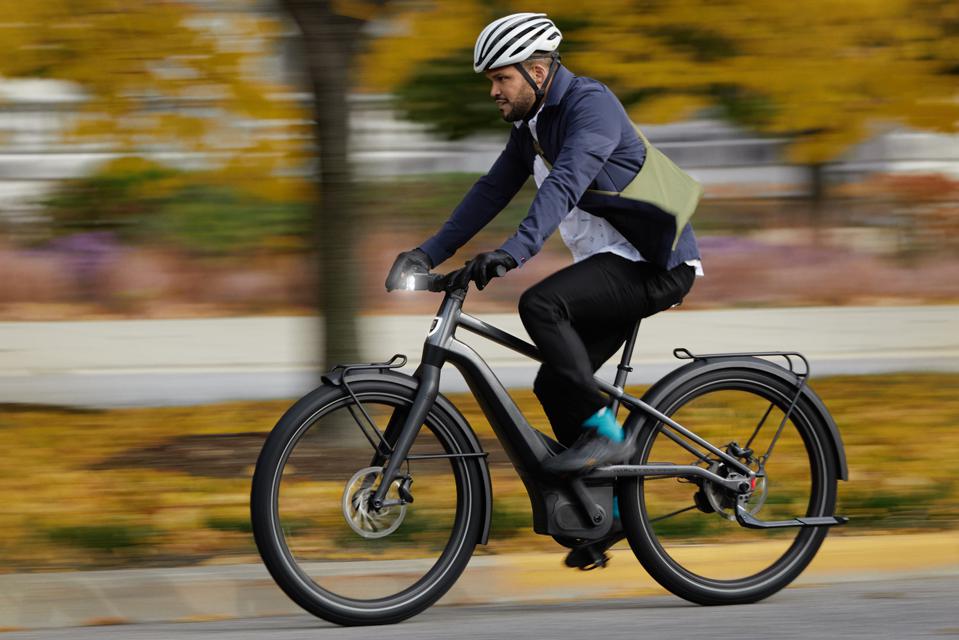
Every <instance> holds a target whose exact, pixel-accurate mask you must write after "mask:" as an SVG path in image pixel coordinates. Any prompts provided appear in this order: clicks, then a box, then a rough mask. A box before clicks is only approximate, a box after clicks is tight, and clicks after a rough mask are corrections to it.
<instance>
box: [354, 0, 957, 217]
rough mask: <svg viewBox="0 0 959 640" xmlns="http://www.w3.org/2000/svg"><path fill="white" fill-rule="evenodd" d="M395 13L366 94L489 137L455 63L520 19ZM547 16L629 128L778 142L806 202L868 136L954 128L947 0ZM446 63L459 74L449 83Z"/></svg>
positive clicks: (678, 2) (468, 12)
mask: <svg viewBox="0 0 959 640" xmlns="http://www.w3.org/2000/svg"><path fill="white" fill-rule="evenodd" d="M454 4H455V7H454V6H453V5H454ZM398 6H399V7H400V8H401V10H400V11H399V12H398V13H397V15H396V17H395V18H394V21H395V23H396V24H397V25H399V26H397V27H396V28H395V30H394V31H395V35H392V36H390V37H386V38H382V39H379V40H377V41H376V42H375V43H374V44H373V47H372V48H371V50H370V52H369V54H368V56H367V57H366V59H365V64H364V67H365V69H364V76H363V77H364V80H365V82H366V84H367V86H368V87H370V88H372V89H378V90H394V91H396V95H397V97H398V99H399V103H398V104H399V106H400V108H401V109H403V110H404V111H405V112H406V113H407V114H408V116H409V117H411V118H413V119H416V120H420V121H422V122H427V123H429V124H430V126H431V128H433V129H434V130H435V131H437V132H440V133H443V134H445V135H447V136H448V137H462V136H463V135H465V134H467V133H469V132H470V131H472V130H477V129H480V128H486V127H488V126H495V123H494V122H492V121H489V120H487V119H484V118H480V117H475V118H469V115H470V113H471V112H472V109H473V96H475V97H476V99H477V100H484V101H485V100H486V99H487V96H486V87H485V85H484V84H483V82H482V78H479V80H480V82H477V78H476V76H475V75H474V74H473V73H472V69H471V68H470V67H469V65H468V64H467V63H468V61H469V55H470V53H471V50H472V45H473V41H474V39H475V37H476V34H477V33H478V32H479V29H481V28H482V25H483V24H485V23H486V22H487V21H489V20H490V19H492V18H494V17H496V16H499V15H503V14H506V13H509V12H511V11H523V10H529V9H524V8H523V7H521V6H520V4H519V3H514V2H504V3H499V4H498V5H497V6H496V7H495V9H493V8H491V7H489V6H487V5H486V4H485V3H478V2H473V1H472V0H464V1H463V2H458V3H445V2H443V3H440V2H435V3H431V4H424V3H423V2H406V3H399V4H398ZM523 6H525V5H523ZM549 15H550V17H552V18H553V19H554V20H555V21H556V22H557V24H558V25H559V27H560V29H561V30H562V31H563V33H564V43H563V46H562V47H561V50H562V51H563V52H564V59H565V61H566V63H567V64H568V66H570V68H572V69H573V70H574V71H575V72H576V73H580V74H583V75H589V76H592V77H595V78H598V79H600V80H601V81H603V82H605V83H607V84H608V85H610V87H611V88H613V89H614V90H615V91H616V93H617V95H618V96H619V97H620V98H621V99H622V101H623V102H624V104H625V105H626V107H627V108H628V109H629V112H630V116H631V117H632V118H633V119H634V120H636V121H637V122H652V123H658V122H668V121H673V120H680V119H683V118H686V117H689V116H692V115H693V114H695V113H696V112H697V111H700V110H702V109H705V108H710V109H713V110H717V111H718V112H719V113H720V114H722V115H723V116H724V117H726V118H728V119H730V120H732V121H734V122H736V123H738V124H741V125H745V126H747V127H749V128H752V129H753V130H755V131H758V132H761V133H765V134H769V135H784V136H787V137H789V138H790V139H791V140H792V142H791V144H790V147H789V154H790V158H791V159H792V160H793V161H794V162H797V163H802V164H805V165H807V166H809V167H810V168H811V176H812V178H811V186H812V189H811V191H812V196H813V200H814V202H816V203H820V202H821V199H822V196H823V180H822V177H823V172H822V169H823V167H824V166H825V165H827V164H828V163H829V162H831V161H833V160H834V159H835V158H837V157H838V156H840V155H841V154H842V153H843V152H844V151H845V150H846V149H847V148H849V147H850V146H851V145H853V144H855V143H858V142H860V141H862V140H864V139H866V138H868V137H870V136H871V135H873V134H875V133H876V132H877V130H876V129H875V127H878V126H882V125H884V124H885V125H887V126H888V125H893V124H906V125H909V126H914V127H918V128H922V129H932V130H941V131H956V128H957V122H959V102H957V100H956V80H957V77H959V4H957V3H955V2H951V1H949V0H848V1H846V2H834V1H833V0H809V1H808V2H805V3H803V4H802V5H801V6H800V5H796V4H795V3H788V2H773V3H770V2H767V1H766V0H725V1H723V2H714V1H712V0H673V1H670V2H659V1H651V0H633V1H628V0H597V1H595V2H593V3H591V4H590V7H589V11H583V7H582V3H580V2H572V1H568V0H557V1H554V2H551V3H550V6H549ZM454 61H462V66H461V68H460V75H457V74H456V73H454V72H452V71H450V70H448V69H449V68H450V65H451V63H452V62H454ZM474 86H476V87H477V88H475V89H474V88H473V87H474ZM480 86H483V89H482V90H481V89H480V88H479V87H480ZM464 104H465V105H466V109H467V112H466V113H463V111H462V110H463V108H464ZM490 111H491V112H492V111H494V110H493V109H492V107H490ZM424 116H425V117H424ZM814 208H816V207H814Z"/></svg>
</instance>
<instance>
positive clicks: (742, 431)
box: [619, 369, 836, 605]
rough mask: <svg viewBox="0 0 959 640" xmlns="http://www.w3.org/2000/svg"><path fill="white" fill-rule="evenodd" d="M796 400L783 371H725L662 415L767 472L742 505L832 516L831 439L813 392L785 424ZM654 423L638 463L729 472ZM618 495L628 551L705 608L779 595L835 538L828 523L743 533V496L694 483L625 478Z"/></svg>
mask: <svg viewBox="0 0 959 640" xmlns="http://www.w3.org/2000/svg"><path fill="white" fill-rule="evenodd" d="M795 395H796V389H795V387H794V386H792V385H789V384H787V383H785V382H783V381H782V380H780V379H779V378H776V377H774V376H771V375H766V374H763V373H761V372H757V371H755V370H751V369H733V370H730V369H726V370H721V371H714V372H710V373H705V374H702V375H700V376H696V377H694V378H692V379H690V380H689V381H687V382H686V383H683V384H681V385H680V386H679V387H677V388H676V389H675V390H673V391H672V392H670V393H668V394H667V396H666V397H664V398H663V399H662V400H661V401H660V402H658V403H657V409H659V410H660V411H661V412H663V413H664V414H666V415H667V416H669V417H671V418H672V419H673V420H675V421H676V422H678V423H679V424H680V425H682V426H684V427H686V428H687V429H690V430H691V431H693V432H694V433H696V434H698V435H699V436H701V437H703V438H705V439H706V440H707V441H708V442H710V443H712V444H713V445H715V446H716V447H718V448H719V449H722V450H724V451H725V452H727V453H730V452H734V451H735V452H737V454H736V455H737V456H738V457H739V459H740V460H741V461H743V462H746V463H747V464H748V465H749V466H750V467H751V468H752V469H753V470H754V471H761V474H760V476H759V477H758V480H757V483H756V487H755V489H754V490H753V492H752V494H751V496H750V497H749V500H748V502H746V504H745V505H744V506H745V508H746V509H747V510H748V511H750V512H751V513H752V514H753V515H755V516H756V517H757V518H759V519H762V520H785V519H789V518H793V517H795V516H801V515H807V516H827V515H832V514H833V509H834V506H835V502H836V468H835V453H834V451H833V445H832V441H831V440H830V439H829V437H828V435H827V426H826V424H825V423H824V421H823V418H822V416H821V415H820V414H819V413H818V411H816V410H815V408H814V407H813V406H812V405H811V403H809V402H807V401H806V399H805V398H804V397H800V398H799V401H798V402H797V403H796V405H795V407H794V408H793V409H792V411H789V417H788V419H786V420H785V422H784V421H783V419H784V418H785V416H786V413H787V411H788V410H789V407H790V404H791V403H792V400H793V398H794V397H795ZM652 422H653V423H649V424H647V426H646V427H645V428H644V429H643V432H642V433H641V434H640V436H639V439H638V442H637V451H636V457H635V461H634V462H635V463H636V464H654V463H657V462H661V463H675V464H695V465H698V466H702V467H704V468H708V469H710V470H712V471H714V472H715V473H718V474H720V475H723V476H726V475H727V474H729V473H731V470H730V469H727V468H726V465H725V464H724V463H723V462H722V461H721V459H718V456H715V455H712V454H707V455H703V456H701V457H697V456H695V455H693V454H692V453H690V452H689V451H687V450H686V449H684V448H681V447H680V446H679V445H678V444H676V442H674V441H673V440H671V439H670V438H669V437H667V435H666V434H665V433H664V431H663V429H662V428H661V427H662V426H663V425H662V423H655V421H652ZM780 425H782V429H780ZM777 432H778V436H777ZM773 443H775V444H774V446H772V447H770V445H772V444H773ZM764 455H765V456H766V457H765V458H764V457H763V456H764ZM619 500H620V508H621V509H622V513H623V522H624V526H625V527H626V530H627V533H628V538H629V543H630V546H631V547H632V549H633V551H634V553H635V554H636V556H637V557H638V558H639V560H640V562H642V564H643V566H644V567H645V568H646V570H647V571H648V572H649V574H650V575H652V576H653V578H655V579H656V581H657V582H659V583H660V584H661V585H662V586H664V587H665V588H666V589H668V590H669V591H671V592H672V593H674V594H676V595H678V596H680V597H682V598H685V599H687V600H690V601H692V602H696V603H699V604H704V605H720V604H744V603H749V602H755V601H757V600H761V599H763V598H766V597H769V596H770V595H772V594H774V593H776V592H777V591H779V590H780V589H782V588H783V587H785V586H786V585H788V584H789V583H790V582H792V581H793V580H794V579H795V578H796V577H797V576H798V575H799V574H800V573H801V572H802V570H803V569H804V568H805V567H806V565H808V564H809V562H810V561H811V560H812V558H813V556H815V555H816V552H817V551H818V549H819V546H820V545H821V544H822V541H823V539H824V538H825V537H826V534H827V528H826V527H812V528H784V529H746V528H743V527H741V526H740V525H739V524H738V523H737V522H736V520H735V515H734V509H735V505H736V497H735V496H734V495H731V494H729V493H727V492H725V491H723V490H722V489H721V488H718V487H717V486H716V485H715V484H713V483H710V482H708V481H703V480H699V479H693V478H689V479H687V478H645V479H643V478H632V479H627V480H623V481H621V482H620V489H619Z"/></svg>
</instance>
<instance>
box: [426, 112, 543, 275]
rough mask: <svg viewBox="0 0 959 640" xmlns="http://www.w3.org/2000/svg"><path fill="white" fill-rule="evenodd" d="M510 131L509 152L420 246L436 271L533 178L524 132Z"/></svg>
mask: <svg viewBox="0 0 959 640" xmlns="http://www.w3.org/2000/svg"><path fill="white" fill-rule="evenodd" d="M510 129H512V131H510V136H509V140H508V141H507V143H506V148H505V149H503V151H502V153H500V155H499V158H497V159H496V162H494V163H493V166H492V167H491V168H490V170H489V172H488V173H487V174H486V175H485V176H483V177H482V178H480V179H479V180H477V181H476V184H474V185H473V187H472V188H471V189H470V190H469V191H468V192H467V194H466V195H465V196H464V197H463V201H462V202H460V203H459V205H458V206H457V207H456V209H454V210H453V213H452V215H450V217H449V220H447V221H446V223H445V224H443V226H442V227H441V228H440V230H439V231H438V232H436V235H434V236H433V237H432V238H430V239H429V240H427V241H426V242H424V243H423V244H422V245H420V247H419V248H420V249H422V250H423V251H424V252H425V253H426V255H428V256H429V258H430V261H431V262H432V263H433V266H434V267H436V266H437V265H439V264H440V263H441V262H443V261H444V260H446V259H447V258H449V257H450V256H452V255H453V254H454V253H456V250H457V249H459V248H460V247H462V246H463V245H464V244H466V243H467V242H469V240H470V238H472V237H473V236H475V235H476V233H477V232H478V231H479V230H480V229H482V228H483V227H485V226H486V225H487V224H488V223H489V221H490V220H492V219H493V218H494V217H496V214H498V213H499V212H500V211H502V210H503V208H504V207H505V206H506V205H507V204H509V202H510V200H512V199H513V196H515V195H516V194H517V193H518V192H519V190H520V188H522V186H523V184H525V183H526V180H527V179H528V178H529V176H530V169H529V165H528V164H527V163H526V161H525V159H524V158H523V148H522V145H521V143H520V139H519V136H520V135H523V134H524V132H522V131H520V130H519V129H518V128H517V127H510Z"/></svg>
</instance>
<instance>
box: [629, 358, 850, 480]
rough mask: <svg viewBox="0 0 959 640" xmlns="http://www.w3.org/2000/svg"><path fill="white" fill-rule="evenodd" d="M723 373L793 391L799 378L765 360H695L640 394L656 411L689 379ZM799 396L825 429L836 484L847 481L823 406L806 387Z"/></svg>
mask: <svg viewBox="0 0 959 640" xmlns="http://www.w3.org/2000/svg"><path fill="white" fill-rule="evenodd" d="M725 369H729V370H732V369H740V370H742V369H748V370H752V371H759V372H762V373H765V374H768V375H772V376H775V377H776V378H779V379H780V380H782V381H783V382H785V383H786V384H788V385H790V386H793V387H798V386H799V383H800V377H799V376H797V375H796V374H795V373H793V372H792V371H789V370H788V369H786V368H784V367H781V366H779V365H777V364H775V363H773V362H770V361H768V360H763V359H762V358H755V357H742V356H736V357H716V358H697V359H696V360H694V361H693V362H690V363H689V364H686V365H684V366H682V367H679V368H678V369H676V370H674V371H672V372H670V373H669V374H667V375H666V376H665V377H664V378H662V379H661V380H659V381H658V382H657V383H656V384H654V385H653V386H652V387H650V388H649V390H648V391H646V393H645V394H643V402H645V403H647V404H649V405H651V406H653V407H659V406H660V404H661V403H662V401H663V400H664V399H665V398H666V397H667V396H669V394H671V393H672V392H673V391H674V390H676V388H678V387H679V386H681V385H684V384H686V383H687V382H689V381H690V380H691V379H692V378H694V377H697V376H700V375H703V374H705V373H711V372H713V371H721V370H725ZM802 395H803V398H804V399H806V400H807V401H808V402H809V404H810V405H811V406H812V407H813V410H814V411H816V412H817V413H818V414H819V417H820V418H821V419H822V420H823V422H825V424H826V426H827V435H828V436H829V438H830V439H831V440H832V444H833V451H834V452H835V455H836V469H837V472H838V473H837V476H838V478H839V479H840V480H848V479H849V469H848V467H847V466H846V451H845V448H844V447H843V444H842V437H841V436H840V435H839V428H838V427H837V426H836V422H835V421H834V420H833V418H832V416H831V415H830V414H829V411H828V410H827V409H826V405H825V404H823V402H822V400H821V399H820V398H819V396H818V395H816V392H815V391H813V390H812V389H811V388H810V387H809V385H808V384H807V385H804V386H803V390H802ZM628 421H629V422H633V421H639V424H638V425H636V426H637V427H638V428H640V429H642V428H643V427H644V426H645V425H646V423H647V422H654V421H655V418H653V417H651V416H647V415H645V414H643V413H642V412H639V411H634V412H633V413H632V414H631V415H630V418H629V419H628Z"/></svg>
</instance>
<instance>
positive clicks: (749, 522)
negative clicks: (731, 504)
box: [736, 504, 849, 529]
mask: <svg viewBox="0 0 959 640" xmlns="http://www.w3.org/2000/svg"><path fill="white" fill-rule="evenodd" d="M736 522H738V523H739V524H740V525H742V526H744V527H746V528H748V529H784V528H786V527H832V526H834V525H841V524H846V523H847V522H849V518H846V517H843V516H802V517H799V518H793V519H792V520H769V521H766V520H760V519H759V518H757V517H755V516H753V515H752V514H751V513H749V512H748V511H746V509H745V508H743V506H742V505H741V504H737V505H736Z"/></svg>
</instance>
